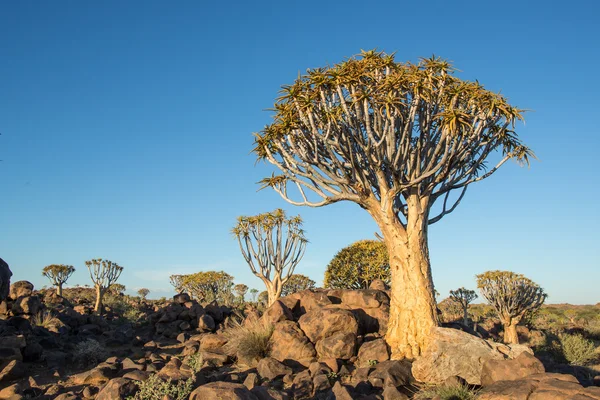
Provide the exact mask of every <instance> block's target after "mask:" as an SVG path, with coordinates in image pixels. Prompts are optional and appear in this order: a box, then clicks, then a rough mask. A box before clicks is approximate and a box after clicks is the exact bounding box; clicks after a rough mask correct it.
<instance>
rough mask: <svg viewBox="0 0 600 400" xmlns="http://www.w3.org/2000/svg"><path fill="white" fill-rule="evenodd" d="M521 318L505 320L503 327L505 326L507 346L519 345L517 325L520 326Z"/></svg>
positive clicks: (503, 320)
mask: <svg viewBox="0 0 600 400" xmlns="http://www.w3.org/2000/svg"><path fill="white" fill-rule="evenodd" d="M519 322H520V318H518V319H517V318H510V317H509V318H503V319H502V325H504V343H507V344H519V335H518V334H517V325H519Z"/></svg>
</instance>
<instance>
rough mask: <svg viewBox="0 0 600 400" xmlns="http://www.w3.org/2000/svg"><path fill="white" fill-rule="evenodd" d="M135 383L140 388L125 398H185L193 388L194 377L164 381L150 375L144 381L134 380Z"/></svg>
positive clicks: (134, 399) (176, 399)
mask: <svg viewBox="0 0 600 400" xmlns="http://www.w3.org/2000/svg"><path fill="white" fill-rule="evenodd" d="M135 384H136V385H138V387H139V388H140V390H139V391H138V392H137V393H136V394H135V396H130V397H128V398H127V400H163V399H170V400H185V399H187V398H188V396H189V395H190V393H191V392H192V389H193V388H194V379H193V378H191V379H187V380H181V381H178V382H177V383H172V382H171V379H169V380H166V381H164V380H162V379H161V378H159V377H158V376H157V375H150V377H149V378H148V379H146V380H145V381H141V382H135Z"/></svg>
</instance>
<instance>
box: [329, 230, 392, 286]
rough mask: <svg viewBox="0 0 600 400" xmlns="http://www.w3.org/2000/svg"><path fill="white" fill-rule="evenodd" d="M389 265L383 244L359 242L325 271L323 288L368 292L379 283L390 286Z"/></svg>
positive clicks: (338, 257) (348, 247) (343, 252)
mask: <svg viewBox="0 0 600 400" xmlns="http://www.w3.org/2000/svg"><path fill="white" fill-rule="evenodd" d="M390 278H391V276H390V261H389V256H388V251H387V248H386V245H385V243H383V242H381V241H379V240H359V241H358V242H355V243H352V244H351V245H349V246H347V247H344V248H343V249H341V250H340V251H339V252H337V254H336V255H335V256H334V257H333V259H332V260H331V261H330V262H329V265H327V269H326V270H325V279H324V286H325V287H326V288H332V289H368V288H369V285H371V282H373V281H374V280H375V279H381V280H382V281H383V282H384V283H385V284H386V285H389V284H390Z"/></svg>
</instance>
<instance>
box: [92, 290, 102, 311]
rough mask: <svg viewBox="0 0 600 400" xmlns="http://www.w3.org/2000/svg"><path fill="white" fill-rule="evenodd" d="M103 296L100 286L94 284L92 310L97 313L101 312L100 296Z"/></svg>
mask: <svg viewBox="0 0 600 400" xmlns="http://www.w3.org/2000/svg"><path fill="white" fill-rule="evenodd" d="M103 296H104V290H102V288H100V286H96V305H95V306H94V311H95V312H97V313H98V314H102V297H103Z"/></svg>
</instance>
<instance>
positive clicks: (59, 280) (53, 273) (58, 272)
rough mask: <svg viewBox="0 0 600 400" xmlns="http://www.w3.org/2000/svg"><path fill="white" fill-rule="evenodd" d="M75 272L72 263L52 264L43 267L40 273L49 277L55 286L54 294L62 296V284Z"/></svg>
mask: <svg viewBox="0 0 600 400" xmlns="http://www.w3.org/2000/svg"><path fill="white" fill-rule="evenodd" d="M73 272H75V267H73V266H72V265H64V264H52V265H48V266H46V267H44V269H43V270H42V275H44V276H45V277H46V278H48V279H50V281H51V282H52V284H53V285H54V286H56V294H58V295H59V296H62V294H63V285H64V284H65V283H66V282H67V280H68V279H69V278H70V277H71V275H73Z"/></svg>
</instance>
